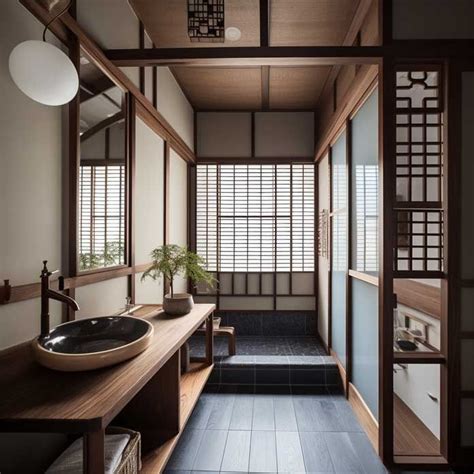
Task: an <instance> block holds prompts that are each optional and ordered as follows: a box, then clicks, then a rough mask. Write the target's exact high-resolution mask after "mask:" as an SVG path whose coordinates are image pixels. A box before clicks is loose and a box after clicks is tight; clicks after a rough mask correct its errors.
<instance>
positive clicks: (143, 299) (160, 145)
mask: <svg viewBox="0 0 474 474" xmlns="http://www.w3.org/2000/svg"><path fill="white" fill-rule="evenodd" d="M135 141H136V151H135V160H136V164H135V179H136V189H135V203H136V206H135V209H136V213H135V226H136V228H137V229H139V232H136V233H135V262H136V264H137V265H140V264H143V263H147V262H149V261H150V260H151V257H150V253H151V251H152V250H153V249H154V248H156V247H159V246H160V245H163V230H164V226H163V205H164V193H163V184H164V180H163V176H164V141H163V139H162V138H160V137H159V136H158V135H157V134H156V133H155V132H154V131H153V130H151V129H150V128H149V127H148V126H147V125H146V124H145V123H144V122H142V121H141V120H140V119H137V123H136V137H135ZM135 292H136V293H135V301H136V302H137V303H162V302H163V281H162V280H161V279H160V280H159V281H153V280H151V279H147V280H144V281H143V282H142V281H140V276H139V275H137V276H136V288H135Z"/></svg>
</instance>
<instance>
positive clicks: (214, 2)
mask: <svg viewBox="0 0 474 474" xmlns="http://www.w3.org/2000/svg"><path fill="white" fill-rule="evenodd" d="M224 18H225V16H224V0H188V34H189V38H190V39H191V41H193V42H197V41H199V42H207V43H223V42H224Z"/></svg>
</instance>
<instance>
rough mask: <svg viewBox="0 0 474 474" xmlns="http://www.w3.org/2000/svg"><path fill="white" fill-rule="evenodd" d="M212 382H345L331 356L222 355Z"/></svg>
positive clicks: (305, 385)
mask: <svg viewBox="0 0 474 474" xmlns="http://www.w3.org/2000/svg"><path fill="white" fill-rule="evenodd" d="M209 384H212V385H219V386H223V385H229V386H247V387H265V386H267V387H280V388H282V387H287V388H288V390H289V391H291V390H292V389H296V388H300V389H304V388H307V389H311V388H313V389H314V388H332V389H335V390H338V389H339V388H340V387H341V386H342V384H341V377H340V374H339V370H338V368H337V365H336V362H335V361H334V359H333V358H332V357H329V356H239V355H237V356H230V357H229V356H227V357H226V356H221V357H217V358H216V363H215V367H214V370H213V372H212V374H211V377H210V379H209Z"/></svg>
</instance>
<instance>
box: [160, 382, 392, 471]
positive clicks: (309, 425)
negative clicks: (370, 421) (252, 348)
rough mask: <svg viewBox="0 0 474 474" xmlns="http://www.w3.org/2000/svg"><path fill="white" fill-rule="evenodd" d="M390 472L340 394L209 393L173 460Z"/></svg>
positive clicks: (227, 467) (197, 465)
mask: <svg viewBox="0 0 474 474" xmlns="http://www.w3.org/2000/svg"><path fill="white" fill-rule="evenodd" d="M203 471H204V472H207V473H208V474H209V473H213V472H216V473H217V472H221V473H223V472H228V473H231V472H253V473H264V472H265V473H277V472H285V473H303V472H310V473H348V472H351V473H367V474H377V473H385V472H387V471H386V470H385V468H384V466H383V465H382V464H381V462H380V460H379V458H378V457H377V455H376V454H375V452H374V450H373V448H372V445H371V444H370V442H369V440H368V438H367V436H366V435H365V433H364V432H363V431H362V428H361V426H360V425H359V423H358V421H357V419H356V418H355V416H354V414H353V412H352V410H351V408H350V405H349V404H348V402H347V401H346V400H345V398H344V397H343V396H341V395H331V394H329V392H328V391H327V392H324V391H323V392H322V393H321V394H319V395H246V394H234V393H230V394H228V393H204V394H203V395H202V396H201V398H200V400H199V401H198V404H197V405H196V408H195V409H194V412H193V414H192V416H191V419H190V420H189V423H188V425H187V427H186V430H185V432H184V433H183V435H182V437H181V439H180V442H179V444H178V446H177V448H176V450H175V452H174V454H173V456H172V458H171V459H170V461H169V463H168V466H167V471H166V472H169V473H170V474H178V473H192V472H198V473H199V472H203Z"/></svg>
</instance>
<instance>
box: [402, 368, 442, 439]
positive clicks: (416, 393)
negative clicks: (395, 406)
mask: <svg viewBox="0 0 474 474" xmlns="http://www.w3.org/2000/svg"><path fill="white" fill-rule="evenodd" d="M404 365H405V364H404ZM405 366H406V369H401V368H400V367H397V366H395V369H396V371H397V372H396V373H394V374H393V389H394V392H395V393H396V394H397V395H398V396H399V397H400V398H401V399H402V400H403V401H404V402H405V403H406V404H407V405H408V406H409V407H410V408H411V409H412V410H413V412H414V413H415V414H416V415H417V416H418V418H419V419H420V420H421V421H422V422H423V423H424V424H425V425H426V426H427V427H428V429H429V430H430V431H431V432H432V433H433V434H434V435H435V436H436V437H437V438H438V439H439V433H440V408H439V407H440V403H439V399H440V368H439V366H438V365H435V364H429V365H428V364H427V365H423V364H406V365H405ZM428 393H430V394H432V395H433V396H435V397H437V398H438V401H437V402H436V401H434V400H432V399H431V398H430V397H429V396H428ZM395 416H396V414H395Z"/></svg>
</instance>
